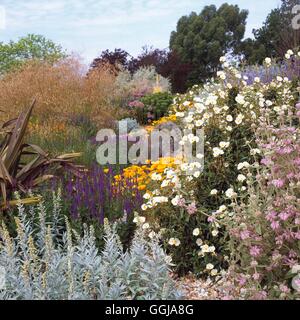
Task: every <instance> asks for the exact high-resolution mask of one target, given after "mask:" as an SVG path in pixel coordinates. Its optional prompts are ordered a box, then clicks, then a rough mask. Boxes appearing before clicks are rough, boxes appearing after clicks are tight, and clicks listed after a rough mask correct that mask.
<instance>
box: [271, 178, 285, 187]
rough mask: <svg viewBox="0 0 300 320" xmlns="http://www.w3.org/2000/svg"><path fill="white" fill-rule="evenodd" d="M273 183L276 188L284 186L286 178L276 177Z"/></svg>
mask: <svg viewBox="0 0 300 320" xmlns="http://www.w3.org/2000/svg"><path fill="white" fill-rule="evenodd" d="M272 184H273V186H274V187H276V188H282V187H283V186H284V180H282V179H276V180H273V181H272Z"/></svg>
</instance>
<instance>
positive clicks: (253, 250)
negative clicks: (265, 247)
mask: <svg viewBox="0 0 300 320" xmlns="http://www.w3.org/2000/svg"><path fill="white" fill-rule="evenodd" d="M260 254H261V248H260V247H258V246H253V247H251V248H250V255H251V256H252V257H258V256H260Z"/></svg>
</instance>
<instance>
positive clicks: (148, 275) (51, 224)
mask: <svg viewBox="0 0 300 320" xmlns="http://www.w3.org/2000/svg"><path fill="white" fill-rule="evenodd" d="M60 204H61V197H60V193H59V192H58V193H57V194H55V193H54V194H53V206H52V208H51V210H50V211H51V212H47V209H46V206H45V204H44V203H43V202H41V203H40V204H39V205H37V206H35V207H33V206H31V207H30V209H29V210H26V209H25V208H24V206H23V205H22V204H21V203H19V204H18V216H17V217H16V218H15V223H16V229H17V235H16V236H15V237H11V236H10V234H9V232H8V229H7V227H6V225H5V224H4V222H2V224H1V226H0V267H2V268H1V269H2V270H3V269H4V270H5V271H6V276H5V286H4V287H3V288H0V299H1V300H3V299H4V300H6V299H26V300H29V299H30V300H32V299H38V300H52V299H55V300H67V299H68V300H83V299H84V300H106V299H116V300H129V299H146V300H148V299H149V300H150V299H151V300H152V299H162V300H168V299H169V300H173V299H177V298H180V292H179V290H178V289H177V288H176V287H175V284H174V282H173V280H172V279H171V278H170V276H169V267H168V260H169V259H168V257H167V256H166V254H165V253H164V251H163V249H162V248H161V247H160V245H159V243H158V239H155V238H154V239H150V238H149V237H148V236H147V233H146V231H145V230H143V229H142V228H141V227H140V228H139V229H138V230H137V232H136V234H135V237H134V239H133V242H132V246H131V249H130V251H126V252H124V250H123V248H122V244H121V241H120V239H119V237H118V235H117V232H116V224H114V225H110V224H109V223H108V222H107V221H106V223H105V227H104V229H105V232H104V233H105V247H104V249H103V251H102V252H99V250H98V248H97V246H96V241H95V240H96V239H95V235H94V229H93V227H90V228H88V227H87V226H85V227H84V232H83V235H82V236H80V235H79V234H78V233H76V232H75V231H74V230H72V229H71V226H70V223H69V221H68V219H67V218H63V217H62V215H61V212H60V210H61V209H60V208H61V205H60Z"/></svg>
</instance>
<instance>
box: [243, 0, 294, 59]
mask: <svg viewBox="0 0 300 320" xmlns="http://www.w3.org/2000/svg"><path fill="white" fill-rule="evenodd" d="M299 4H300V2H299V0H282V3H281V6H280V7H279V8H275V9H273V10H272V11H271V12H270V14H269V15H268V16H267V18H266V20H265V22H264V24H263V26H262V27H261V28H259V29H254V30H253V34H254V39H246V40H245V41H244V43H243V45H242V47H243V49H242V51H243V53H244V55H245V59H246V61H247V62H248V63H250V64H254V63H261V62H262V61H263V59H264V57H279V58H282V57H283V56H284V54H285V53H286V52H287V50H289V49H294V48H297V47H299V46H300V30H296V29H294V28H293V25H292V22H293V19H294V18H296V17H295V14H294V13H293V8H294V7H295V6H296V5H299ZM299 13H300V12H299Z"/></svg>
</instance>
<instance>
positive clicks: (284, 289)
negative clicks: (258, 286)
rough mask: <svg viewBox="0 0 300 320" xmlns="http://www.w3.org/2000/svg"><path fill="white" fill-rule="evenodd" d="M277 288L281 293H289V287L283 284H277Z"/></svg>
mask: <svg viewBox="0 0 300 320" xmlns="http://www.w3.org/2000/svg"><path fill="white" fill-rule="evenodd" d="M279 288H280V291H281V292H283V293H289V292H290V289H289V288H288V287H287V286H286V285H284V284H281V285H280V286H279Z"/></svg>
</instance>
